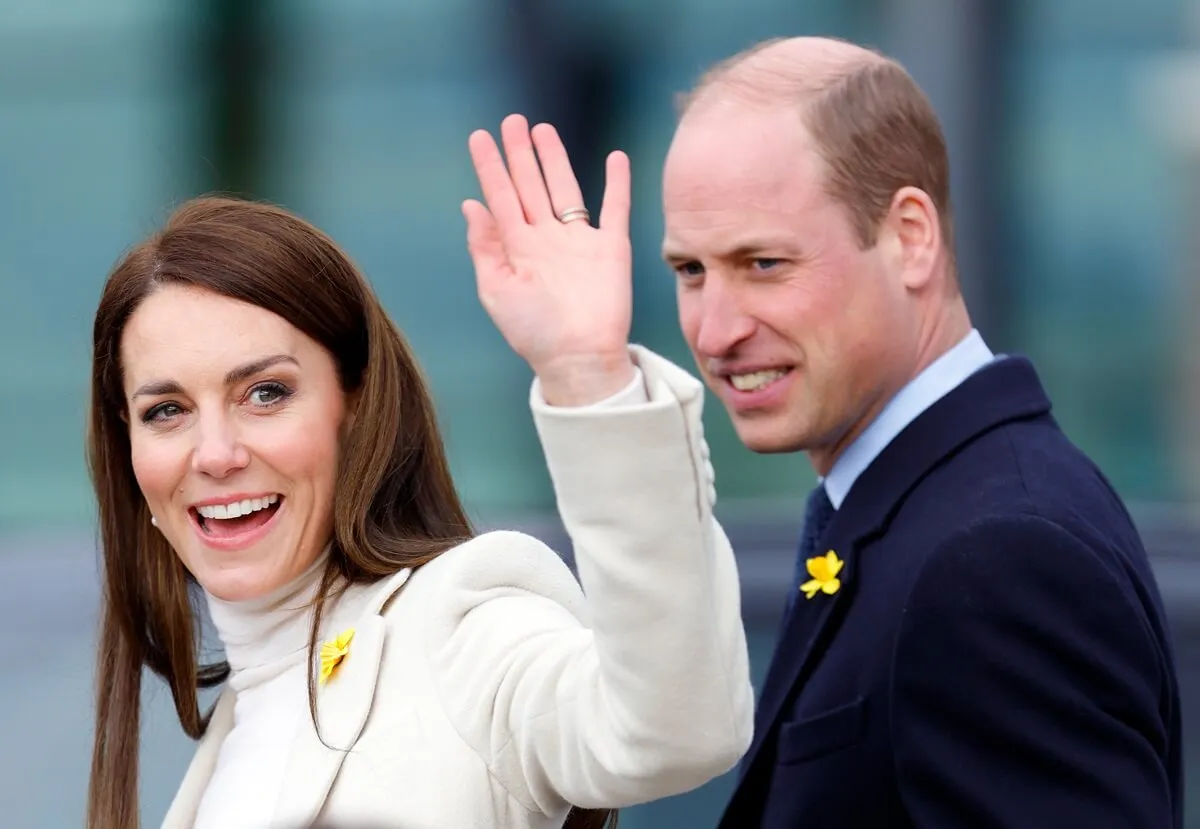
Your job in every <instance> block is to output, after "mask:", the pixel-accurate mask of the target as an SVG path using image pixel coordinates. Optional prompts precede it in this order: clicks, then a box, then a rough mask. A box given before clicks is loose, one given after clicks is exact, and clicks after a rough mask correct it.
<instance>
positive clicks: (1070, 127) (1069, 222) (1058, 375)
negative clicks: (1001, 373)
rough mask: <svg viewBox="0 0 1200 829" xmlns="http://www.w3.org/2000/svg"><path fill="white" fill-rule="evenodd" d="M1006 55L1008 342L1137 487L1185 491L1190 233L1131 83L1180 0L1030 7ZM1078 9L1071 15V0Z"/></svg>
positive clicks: (1153, 494) (1178, 12)
mask: <svg viewBox="0 0 1200 829" xmlns="http://www.w3.org/2000/svg"><path fill="white" fill-rule="evenodd" d="M1018 8H1019V10H1020V11H1019V14H1018V15H1017V16H1016V18H1015V23H1016V27H1015V31H1014V37H1013V41H1012V43H1011V52H1010V58H1009V61H1010V63H1009V65H1010V72H1009V75H1008V79H1007V80H1008V92H1007V101H1006V105H1007V106H1008V107H1009V116H1010V118H1011V121H1010V124H1009V128H1008V129H1009V140H1010V141H1011V144H1010V150H1009V155H1008V156H1007V157H1006V158H1003V159H1000V160H999V161H1000V163H1002V164H1004V167H1005V170H1006V172H1007V176H1008V182H1009V191H1008V193H1007V204H1006V209H1007V213H1006V215H1007V219H1008V221H1009V223H1010V228H1011V231H1012V238H1011V242H1012V245H1011V247H1010V248H1009V250H1008V260H1009V261H1008V262H1007V263H1006V265H1007V273H1008V274H1010V275H1011V276H1010V278H1011V280H1012V281H1011V286H1010V287H1011V291H1012V292H1013V294H1014V296H1013V299H1014V303H1013V304H1014V306H1015V308H1016V316H1017V330H1016V331H1014V332H1011V341H1012V342H1015V343H1017V344H1018V346H1019V348H1020V349H1021V350H1022V351H1026V352H1028V353H1029V354H1030V355H1031V356H1032V357H1033V358H1034V359H1035V361H1036V362H1037V364H1038V367H1039V369H1040V370H1041V372H1042V376H1043V379H1044V380H1045V382H1046V384H1047V385H1048V387H1049V392H1050V394H1051V396H1052V397H1053V399H1054V400H1055V403H1056V412H1057V414H1058V416H1059V418H1060V420H1061V421H1062V422H1063V424H1064V427H1065V428H1066V429H1067V431H1068V433H1069V434H1070V435H1071V436H1072V437H1073V438H1074V439H1075V440H1076V442H1078V443H1079V444H1080V445H1081V446H1082V447H1083V449H1084V450H1085V451H1087V452H1088V453H1090V454H1091V455H1092V457H1093V458H1094V459H1095V460H1096V461H1097V462H1098V463H1099V465H1100V466H1101V468H1102V469H1104V471H1105V472H1106V473H1107V474H1108V475H1109V476H1110V477H1111V478H1112V479H1113V480H1114V483H1115V484H1116V486H1117V487H1118V488H1119V489H1120V490H1121V491H1122V492H1123V493H1124V494H1125V495H1126V496H1127V497H1132V498H1135V499H1159V498H1167V499H1169V498H1172V497H1175V496H1176V495H1178V493H1179V484H1178V476H1177V471H1178V470H1176V469H1175V468H1174V466H1173V464H1172V457H1171V447H1170V442H1169V441H1170V437H1169V429H1170V421H1169V415H1170V406H1171V405H1172V403H1171V400H1172V387H1171V383H1172V382H1173V376H1172V375H1173V372H1174V365H1173V364H1174V362H1175V357H1174V350H1175V348H1177V345H1178V342H1179V330H1178V329H1177V328H1176V327H1175V314H1174V312H1173V310H1172V308H1173V302H1175V297H1176V296H1177V295H1178V294H1177V290H1178V286H1177V285H1176V284H1175V280H1176V278H1177V272H1176V263H1175V261H1174V258H1173V254H1174V253H1175V252H1176V251H1177V250H1179V247H1178V246H1177V239H1178V234H1179V233H1180V232H1181V231H1182V228H1181V222H1180V214H1181V210H1180V208H1181V202H1180V198H1181V195H1182V193H1181V191H1180V190H1179V187H1178V183H1177V182H1176V181H1174V180H1173V179H1172V176H1171V172H1170V168H1169V162H1170V158H1169V156H1168V152H1169V151H1168V149H1167V148H1166V147H1165V145H1164V144H1163V142H1162V141H1161V140H1159V138H1158V137H1157V136H1155V135H1154V134H1153V133H1152V131H1151V129H1150V127H1149V126H1147V124H1146V122H1145V120H1144V119H1142V118H1140V117H1139V114H1140V113H1139V111H1138V103H1137V100H1136V98H1135V96H1134V94H1133V90H1134V79H1135V77H1136V76H1135V73H1136V71H1137V70H1138V69H1139V67H1140V66H1141V65H1142V61H1143V60H1144V58H1145V54H1146V52H1145V49H1146V48H1148V47H1153V48H1156V49H1165V48H1168V47H1172V46H1174V45H1176V44H1177V42H1178V29H1179V27H1180V26H1181V25H1182V22H1183V20H1182V8H1181V6H1180V4H1179V3H1178V2H1177V0H1153V2H1145V3H1138V4H1133V3H1116V2H1105V3H1098V4H1097V3H1086V4H1083V3H1076V2H1068V3H1054V4H1049V3H1033V2H1027V3H1022V4H1020V5H1019V7H1018ZM1072 10H1074V11H1072Z"/></svg>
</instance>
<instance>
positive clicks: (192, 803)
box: [162, 688, 234, 829]
mask: <svg viewBox="0 0 1200 829" xmlns="http://www.w3.org/2000/svg"><path fill="white" fill-rule="evenodd" d="M233 701H234V695H233V692H232V691H230V690H229V689H228V688H226V689H225V690H224V691H222V692H221V695H220V697H218V698H217V704H216V706H215V707H214V708H213V713H212V718H211V719H210V720H209V721H208V728H207V729H206V730H205V732H204V736H203V737H201V738H200V744H199V745H198V746H197V747H196V754H195V755H194V756H193V757H192V762H191V763H190V764H189V765H188V770H187V773H186V774H185V775H184V777H183V783H181V784H180V786H179V792H178V793H177V794H176V795H175V799H174V800H173V801H171V808H170V809H168V810H167V816H166V817H165V818H164V819H163V824H162V829H190V827H191V825H192V823H193V822H194V821H195V819H196V811H197V810H198V809H199V808H200V798H201V797H203V795H204V789H205V787H207V786H208V781H209V780H210V779H211V778H212V774H213V770H214V769H215V768H216V767H217V755H218V754H219V753H220V751H221V743H223V742H224V741H225V735H226V734H228V733H229V732H230V731H231V730H232V729H233Z"/></svg>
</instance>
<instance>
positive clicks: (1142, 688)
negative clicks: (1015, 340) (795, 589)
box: [720, 357, 1183, 829]
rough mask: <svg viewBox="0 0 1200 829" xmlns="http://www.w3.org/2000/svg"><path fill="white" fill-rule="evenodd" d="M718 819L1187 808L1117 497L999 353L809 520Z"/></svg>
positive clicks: (1169, 663)
mask: <svg viewBox="0 0 1200 829" xmlns="http://www.w3.org/2000/svg"><path fill="white" fill-rule="evenodd" d="M822 542H823V543H822V545H821V549H822V550H826V549H832V550H833V551H834V552H836V553H837V554H838V556H840V557H841V558H842V559H843V561H844V562H845V565H844V567H843V569H842V572H841V573H840V579H841V587H840V589H839V590H838V591H837V592H836V593H834V594H832V595H827V594H825V593H822V592H818V593H816V595H815V596H814V597H813V598H812V599H805V597H804V596H803V595H799V596H798V597H797V600H796V611H795V613H794V614H793V616H792V617H791V620H790V622H789V623H788V625H787V626H786V629H785V630H783V631H782V635H781V639H780V642H779V645H778V647H777V649H776V652H775V656H774V660H773V662H772V664H771V667H770V670H769V672H768V675H767V678H766V681H765V683H764V687H763V689H762V693H761V695H760V699H759V707H758V713H757V719H756V723H755V732H756V733H755V737H754V743H753V745H752V746H751V749H750V751H749V753H748V754H747V755H746V757H745V759H744V760H743V764H742V768H741V779H740V782H739V784H738V787H737V789H736V791H735V793H734V795H733V798H732V800H731V801H730V803H729V806H728V808H727V809H726V812H725V815H724V817H723V819H722V821H721V824H720V826H721V829H754V827H769V829H792V827H796V828H797V829H800V828H801V827H802V829H884V827H920V829H976V827H978V828H979V829H1067V827H1087V829H1108V827H1112V829H1118V828H1119V829H1159V827H1176V828H1177V827H1180V826H1182V812H1183V789H1182V759H1181V745H1180V740H1181V736H1180V718H1179V691H1178V687H1177V682H1176V676H1175V666H1174V657H1173V655H1172V648H1171V644H1170V639H1169V635H1168V631H1167V625H1166V620H1165V615H1164V612H1163V607H1162V601H1161V598H1160V596H1159V592H1158V589H1157V586H1156V584H1155V580H1154V576H1153V574H1152V572H1151V569H1150V565H1149V562H1148V560H1147V556H1146V552H1145V550H1144V548H1143V546H1142V542H1141V541H1140V539H1139V537H1138V533H1137V531H1136V530H1135V529H1134V526H1133V523H1132V521H1131V520H1130V517H1129V515H1128V513H1127V512H1126V510H1125V507H1124V506H1123V505H1122V503H1121V500H1120V498H1119V497H1118V496H1117V494H1116V493H1115V492H1114V491H1113V489H1112V487H1111V486H1110V484H1109V483H1108V481H1107V480H1105V478H1104V476H1103V475H1102V474H1101V473H1100V471H1099V470H1098V469H1097V468H1096V467H1095V466H1094V465H1093V464H1092V463H1091V462H1090V461H1089V460H1088V459H1087V458H1086V457H1085V456H1084V455H1083V454H1082V453H1081V452H1080V451H1079V450H1078V449H1077V448H1076V447H1075V446H1074V445H1072V444H1071V443H1070V441H1068V439H1067V438H1066V437H1065V436H1064V435H1063V433H1062V432H1061V431H1060V430H1059V428H1058V426H1057V424H1056V423H1055V421H1054V419H1053V418H1052V417H1051V415H1050V401H1049V400H1048V399H1047V397H1046V394H1045V392H1044V391H1043V389H1042V386H1041V384H1040V382H1039V381H1038V378H1037V374H1036V373H1035V371H1034V369H1033V367H1032V365H1030V363H1029V362H1028V361H1026V360H1025V359H1023V358H1015V357H1010V358H1005V359H1001V360H998V361H996V362H994V363H992V364H990V365H988V366H987V367H985V368H983V369H981V370H980V371H979V372H977V373H976V374H974V375H973V376H971V377H970V378H968V379H967V380H966V381H965V382H964V383H963V384H962V385H960V386H959V387H958V388H957V389H955V390H954V391H952V392H951V393H950V394H948V395H946V396H945V397H943V398H942V399H941V400H940V401H938V402H937V403H935V404H934V405H933V406H932V407H931V408H929V409H928V410H927V411H925V412H924V413H923V414H921V415H920V416H919V417H918V418H917V419H916V420H914V421H913V422H912V423H910V424H909V425H908V427H907V428H906V429H905V430H904V431H903V432H901V433H900V434H899V435H898V436H897V437H896V439H895V440H893V441H892V443H891V444H889V445H888V447H887V448H886V449H885V450H884V451H883V452H882V453H881V454H880V455H879V457H878V458H877V459H876V460H875V461H874V462H873V463H872V464H871V465H870V466H869V467H868V468H867V469H866V470H865V471H864V472H863V474H862V475H861V476H860V477H859V478H858V480H857V481H856V482H855V484H854V485H853V487H852V488H851V489H850V492H849V494H848V495H847V496H846V499H845V501H844V502H843V503H842V505H841V507H840V509H839V510H838V511H837V513H836V515H835V517H834V518H833V520H832V521H831V522H830V524H829V527H828V529H827V531H826V533H825V535H824V538H823V539H822Z"/></svg>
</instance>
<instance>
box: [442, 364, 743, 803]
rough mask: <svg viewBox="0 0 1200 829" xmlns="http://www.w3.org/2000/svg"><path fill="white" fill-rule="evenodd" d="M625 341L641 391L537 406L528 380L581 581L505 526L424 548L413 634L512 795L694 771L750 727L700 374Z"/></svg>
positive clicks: (708, 765)
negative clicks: (419, 621)
mask: <svg viewBox="0 0 1200 829" xmlns="http://www.w3.org/2000/svg"><path fill="white" fill-rule="evenodd" d="M636 354H637V357H638V363H639V367H640V369H641V372H642V376H643V377H644V378H645V383H646V395H645V396H644V398H643V402H641V403H640V404H639V403H634V404H631V405H622V406H608V407H606V406H598V407H588V408H586V409H551V408H549V407H547V406H545V405H544V404H541V403H540V402H539V400H538V399H537V395H536V388H535V390H534V392H535V394H534V400H533V409H534V414H535V422H536V425H537V427H538V432H539V435H540V438H541V441H542V445H543V447H544V450H545V454H546V460H547V464H548V467H549V472H550V475H551V478H552V480H553V483H554V488H555V493H556V496H557V502H558V509H559V514H560V516H561V517H562V519H563V522H564V524H565V527H566V529H567V531H568V533H569V535H570V538H571V541H572V543H573V546H574V552H575V561H576V564H577V569H578V571H579V582H576V580H575V578H574V576H573V575H572V574H571V572H570V570H569V569H568V568H567V567H566V565H565V564H564V563H563V562H562V560H561V559H560V558H559V556H558V555H557V554H555V553H554V551H552V550H550V549H549V548H548V547H546V546H545V545H543V544H542V543H541V542H540V541H537V540H535V539H533V538H531V537H529V536H526V535H523V534H519V533H513V532H498V533H488V534H486V535H483V536H481V537H479V538H478V539H476V540H475V541H473V542H471V543H469V544H467V545H464V546H463V547H461V548H459V549H458V550H456V551H452V553H450V554H446V555H444V556H443V557H442V558H443V559H446V560H445V561H442V560H439V561H437V562H435V563H434V565H436V568H435V569H436V571H437V572H438V573H440V575H439V576H438V577H437V578H438V579H439V581H440V584H439V585H438V587H437V588H436V589H435V590H434V591H433V593H432V594H433V595H435V596H436V597H437V598H434V599H431V602H432V604H431V607H430V609H429V611H428V613H427V614H426V619H427V623H426V624H427V631H426V639H425V641H426V649H427V655H428V658H429V662H430V666H431V672H432V675H433V676H434V677H435V682H436V684H437V693H438V696H439V698H440V699H441V700H442V704H443V707H444V708H445V711H446V714H447V716H448V717H449V718H450V720H451V721H452V722H453V723H454V725H455V727H456V729H457V730H458V732H459V734H460V736H462V737H463V739H464V740H466V741H467V742H468V743H469V744H470V745H471V746H472V747H473V748H474V749H475V751H476V752H477V753H478V754H479V755H480V756H481V757H482V758H483V759H484V761H485V762H486V763H487V765H488V768H489V771H490V773H491V774H492V776H493V777H494V778H495V779H497V780H498V782H500V783H501V785H503V786H504V788H505V789H506V790H507V791H508V792H509V794H510V795H511V796H512V797H514V798H516V799H517V800H519V801H521V802H522V803H523V804H524V805H525V806H526V807H527V808H530V809H535V810H538V811H542V812H545V813H548V814H555V813H559V812H561V810H562V809H563V808H564V805H565V804H571V805H575V806H581V807H585V808H599V807H609V808H619V807H623V806H627V805H631V804H635V803H640V802H645V801H649V800H653V799H657V798H660V797H665V796H668V795H673V794H678V793H681V792H684V791H688V790H691V789H694V788H696V787H698V786H700V785H702V784H704V783H705V782H707V781H708V780H710V779H712V778H714V777H716V776H718V775H720V774H722V773H724V772H726V771H728V770H729V769H731V768H733V766H734V765H736V763H737V761H738V760H739V759H740V757H741V756H742V755H743V754H744V753H745V751H746V750H747V748H748V747H749V744H750V740H751V736H752V730H753V705H754V697H753V689H752V687H751V683H750V673H749V663H748V659H747V648H746V636H745V631H744V629H743V626H742V620H741V608H740V590H739V583H738V574H737V570H736V566H735V561H734V557H733V553H732V551H731V549H730V546H729V542H728V540H727V539H726V537H725V534H724V532H723V531H722V529H721V527H720V525H719V524H718V523H717V522H716V521H715V520H714V518H713V515H712V506H713V501H714V498H715V494H714V488H713V474H712V467H711V465H710V464H709V463H708V450H707V447H706V445H705V443H704V437H703V432H702V429H701V425H700V409H701V404H702V400H703V390H702V388H701V387H700V385H699V383H697V382H696V381H695V380H694V379H693V378H691V377H690V376H689V375H688V374H686V373H685V372H683V371H682V370H681V369H678V368H676V367H675V366H673V365H671V364H670V363H668V362H666V361H665V360H662V359H661V358H658V357H656V356H654V355H653V354H650V353H649V352H644V351H640V350H639V351H637V352H636ZM434 565H429V566H434ZM580 583H582V591H581V589H580ZM585 593H586V599H585V598H584V594H585Z"/></svg>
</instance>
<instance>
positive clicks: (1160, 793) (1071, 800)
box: [890, 516, 1177, 829]
mask: <svg viewBox="0 0 1200 829" xmlns="http://www.w3.org/2000/svg"><path fill="white" fill-rule="evenodd" d="M1127 567H1128V565H1126V564H1124V563H1123V562H1122V560H1121V559H1120V557H1119V555H1118V554H1117V553H1116V552H1114V551H1101V550H1096V549H1093V548H1091V547H1089V546H1088V545H1086V544H1085V543H1083V542H1081V541H1080V540H1078V539H1077V538H1075V537H1073V536H1072V535H1070V534H1068V533H1067V532H1066V531H1065V530H1063V529H1061V528H1060V527H1058V526H1057V525H1054V524H1052V523H1049V522H1047V521H1044V520H1042V519H1040V518H1037V517H1034V516H1019V517H1007V518H1003V519H995V520H991V521H985V522H980V523H978V524H976V525H974V526H973V527H971V528H970V529H969V530H967V531H965V532H962V533H960V534H959V535H958V536H957V537H955V538H952V539H950V540H949V541H948V542H947V543H945V544H943V545H942V546H941V547H940V548H939V549H937V550H935V551H934V552H933V553H932V554H931V556H930V558H929V559H928V560H927V561H926V563H925V565H924V567H923V569H922V572H921V573H920V574H919V575H918V577H917V578H916V581H915V586H914V588H913V590H912V593H911V596H910V597H909V602H908V605H907V607H906V610H905V614H904V621H903V623H902V625H901V628H900V631H899V633H898V636H897V640H896V650H895V658H894V662H893V665H894V668H893V671H894V675H893V680H892V681H893V686H892V706H891V711H890V720H891V728H892V737H893V745H894V748H895V754H894V758H895V763H896V774H897V778H898V780H899V783H900V794H901V797H902V798H903V801H904V805H905V807H906V809H907V811H908V812H909V814H910V815H911V816H912V820H913V824H914V826H916V827H920V829H934V827H937V828H938V829H940V827H947V826H988V827H993V829H1043V827H1044V828H1045V829H1056V828H1057V827H1062V826H1087V827H1089V829H1105V827H1113V828H1114V829H1116V827H1134V826H1139V827H1140V826H1146V827H1149V826H1164V827H1165V826H1172V825H1174V818H1173V812H1174V806H1173V804H1172V797H1171V785H1170V779H1169V774H1168V771H1167V769H1166V766H1165V762H1164V758H1165V757H1167V756H1168V753H1169V751H1170V745H1171V742H1172V740H1173V737H1172V728H1171V725H1170V723H1171V721H1172V718H1173V717H1175V716H1177V713H1176V712H1173V711H1172V710H1171V709H1172V706H1173V704H1174V703H1173V702H1172V700H1173V699H1174V694H1173V692H1172V688H1173V682H1174V679H1173V676H1172V673H1171V669H1170V661H1169V660H1170V657H1169V654H1168V653H1167V652H1166V650H1165V647H1166V646H1165V644H1164V643H1163V642H1162V641H1161V637H1160V636H1157V635H1156V634H1155V632H1154V630H1155V628H1154V626H1153V625H1152V624H1151V621H1150V620H1151V616H1150V614H1151V613H1152V612H1153V611H1151V610H1148V609H1147V605H1146V604H1145V602H1147V601H1148V599H1147V597H1146V596H1145V595H1142V594H1141V593H1140V591H1138V590H1137V589H1136V587H1135V585H1137V584H1138V583H1139V579H1138V577H1137V576H1136V575H1132V574H1131V573H1130V572H1129V571H1128V570H1127V569H1126V568H1127Z"/></svg>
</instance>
